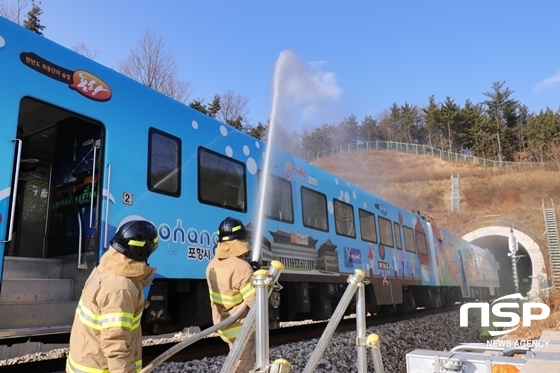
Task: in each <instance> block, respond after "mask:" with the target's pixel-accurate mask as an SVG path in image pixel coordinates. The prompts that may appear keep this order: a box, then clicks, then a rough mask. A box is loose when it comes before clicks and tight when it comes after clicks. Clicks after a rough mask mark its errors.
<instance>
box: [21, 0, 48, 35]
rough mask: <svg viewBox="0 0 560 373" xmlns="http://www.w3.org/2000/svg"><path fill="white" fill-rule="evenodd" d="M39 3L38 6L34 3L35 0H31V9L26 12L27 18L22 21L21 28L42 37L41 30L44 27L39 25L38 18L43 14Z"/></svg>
mask: <svg viewBox="0 0 560 373" xmlns="http://www.w3.org/2000/svg"><path fill="white" fill-rule="evenodd" d="M40 5H41V2H39V4H36V3H35V0H31V9H30V10H29V12H27V18H26V19H24V20H23V26H24V27H25V28H26V29H28V30H31V31H33V32H35V33H37V34H39V35H43V30H44V29H45V26H44V25H42V24H41V20H40V19H39V17H40V16H41V14H43V9H41V6H40Z"/></svg>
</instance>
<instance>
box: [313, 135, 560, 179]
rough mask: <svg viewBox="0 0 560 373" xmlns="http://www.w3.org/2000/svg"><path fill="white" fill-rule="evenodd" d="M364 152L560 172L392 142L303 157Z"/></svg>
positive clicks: (555, 167) (558, 167)
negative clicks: (386, 151)
mask: <svg viewBox="0 0 560 373" xmlns="http://www.w3.org/2000/svg"><path fill="white" fill-rule="evenodd" d="M364 150H366V151H367V150H388V151H397V152H400V153H408V154H418V155H431V156H432V157H438V158H441V159H443V160H445V161H448V162H463V163H472V164H479V165H482V166H484V167H506V168H512V169H516V170H519V171H539V170H540V171H554V172H560V163H544V162H508V161H495V160H491V159H484V158H479V157H475V156H472V155H468V154H459V153H453V152H448V151H445V150H441V149H436V148H433V147H431V146H428V145H418V144H407V143H402V142H394V141H368V142H365V143H356V144H348V145H347V146H342V145H341V146H339V147H337V148H332V149H329V150H323V151H319V152H316V153H315V152H309V153H307V154H306V156H305V160H306V161H308V162H313V161H314V160H317V159H320V158H325V157H329V156H331V155H335V154H340V153H352V152H359V151H364Z"/></svg>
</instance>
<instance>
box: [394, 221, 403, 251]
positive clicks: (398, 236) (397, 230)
mask: <svg viewBox="0 0 560 373" xmlns="http://www.w3.org/2000/svg"><path fill="white" fill-rule="evenodd" d="M393 228H394V229H395V245H396V246H397V249H399V250H402V239H401V225H400V224H399V223H397V222H393Z"/></svg>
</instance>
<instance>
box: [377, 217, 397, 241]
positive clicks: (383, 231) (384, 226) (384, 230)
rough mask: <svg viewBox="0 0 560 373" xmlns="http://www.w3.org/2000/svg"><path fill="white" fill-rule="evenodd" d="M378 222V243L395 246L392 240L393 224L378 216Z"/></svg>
mask: <svg viewBox="0 0 560 373" xmlns="http://www.w3.org/2000/svg"><path fill="white" fill-rule="evenodd" d="M378 222H379V236H380V242H379V243H380V244H381V245H383V246H386V247H393V246H395V243H394V241H393V226H392V225H391V220H389V219H386V218H384V217H382V216H379V217H378Z"/></svg>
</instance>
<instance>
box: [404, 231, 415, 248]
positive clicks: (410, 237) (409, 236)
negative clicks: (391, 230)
mask: <svg viewBox="0 0 560 373" xmlns="http://www.w3.org/2000/svg"><path fill="white" fill-rule="evenodd" d="M403 233H404V247H405V249H406V251H409V252H411V253H415V252H416V249H415V248H414V231H413V230H412V228H410V227H407V226H406V225H403Z"/></svg>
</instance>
